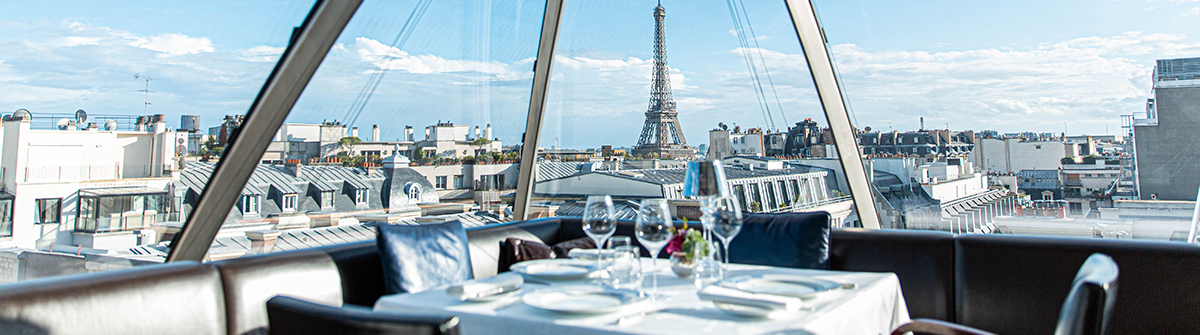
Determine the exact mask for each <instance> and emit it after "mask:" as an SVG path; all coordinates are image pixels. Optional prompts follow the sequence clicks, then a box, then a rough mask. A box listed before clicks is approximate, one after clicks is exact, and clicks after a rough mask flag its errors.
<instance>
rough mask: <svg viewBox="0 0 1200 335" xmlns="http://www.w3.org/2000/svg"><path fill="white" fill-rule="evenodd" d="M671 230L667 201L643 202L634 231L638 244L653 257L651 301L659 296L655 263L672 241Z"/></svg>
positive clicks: (652, 200)
mask: <svg viewBox="0 0 1200 335" xmlns="http://www.w3.org/2000/svg"><path fill="white" fill-rule="evenodd" d="M671 228H672V223H671V210H670V209H669V208H668V207H667V200H666V199H646V200H642V206H641V208H640V209H638V217H637V226H636V227H635V228H634V229H635V230H636V235H637V239H638V242H640V243H641V244H642V247H643V248H646V251H649V252H650V255H651V257H653V258H651V259H650V261H651V263H650V264H651V269H650V271H651V272H650V276H651V278H652V279H651V280H652V281H653V282H654V286H653V289H652V291H651V299H654V297H655V296H656V295H658V271H657V270H658V268H657V267H656V266H654V264H655V263H654V262H655V261H656V260H657V259H658V253H659V252H661V251H662V249H663V247H665V246H667V242H668V241H670V240H671Z"/></svg>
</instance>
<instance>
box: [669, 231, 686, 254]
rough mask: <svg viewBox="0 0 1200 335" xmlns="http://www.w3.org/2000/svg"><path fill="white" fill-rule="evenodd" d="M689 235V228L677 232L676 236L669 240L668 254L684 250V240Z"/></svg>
mask: <svg viewBox="0 0 1200 335" xmlns="http://www.w3.org/2000/svg"><path fill="white" fill-rule="evenodd" d="M686 237H687V229H681V230H680V232H677V233H675V237H672V238H671V241H668V242H667V250H666V251H667V254H668V255H670V254H674V253H675V252H676V251H683V240H684V239H685V238H686Z"/></svg>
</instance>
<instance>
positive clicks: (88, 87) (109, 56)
mask: <svg viewBox="0 0 1200 335" xmlns="http://www.w3.org/2000/svg"><path fill="white" fill-rule="evenodd" d="M9 22H13V24H0V36H17V37H19V38H15V39H0V50H6V52H5V53H4V55H3V57H4V60H3V61H0V107H3V108H7V109H16V108H29V109H30V110H32V111H34V112H35V113H56V112H57V113H65V112H70V111H74V110H76V109H81V108H82V109H86V110H88V111H89V112H94V113H99V114H125V115H137V114H141V113H143V106H144V105H143V104H142V102H143V99H144V97H143V95H142V94H139V93H136V92H137V90H140V89H143V88H144V85H145V82H142V81H140V80H137V79H134V78H133V75H134V74H142V75H145V76H148V77H152V78H155V79H156V80H155V81H152V82H151V83H150V90H152V91H155V92H156V93H154V94H150V102H151V103H153V106H152V107H151V110H150V112H151V113H165V114H171V115H175V114H198V115H201V116H202V117H204V118H205V119H208V120H214V119H216V118H217V117H219V116H221V115H225V114H235V113H244V112H245V111H246V108H247V107H248V106H249V102H248V101H249V100H251V99H253V97H254V95H255V94H256V93H257V92H258V91H259V88H260V87H261V86H262V83H263V79H264V78H266V76H267V75H268V74H270V71H271V67H272V64H271V63H269V62H256V61H255V60H258V61H262V59H254V58H256V57H258V58H261V57H277V52H278V50H282V49H281V48H272V47H269V46H258V47H254V48H250V49H247V50H217V49H216V48H215V47H214V45H213V41H212V40H211V39H209V38H206V37H193V36H187V35H183V34H160V35H146V36H142V35H137V34H133V33H130V32H126V31H121V30H116V29H111V28H106V27H98V26H93V25H90V24H87V23H85V22H61V23H48V22H43V21H28V22H16V21H9ZM272 53H274V54H275V55H272ZM18 64H19V65H18Z"/></svg>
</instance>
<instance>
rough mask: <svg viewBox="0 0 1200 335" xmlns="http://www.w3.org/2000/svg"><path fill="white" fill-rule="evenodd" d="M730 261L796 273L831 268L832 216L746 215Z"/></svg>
mask: <svg viewBox="0 0 1200 335" xmlns="http://www.w3.org/2000/svg"><path fill="white" fill-rule="evenodd" d="M729 261H730V262H732V263H739V264H754V265H767V266H778V267H788V268H797V269H828V268H829V213H826V212H812V213H780V214H746V215H745V217H744V219H743V224H742V231H741V232H740V233H738V235H737V236H736V237H734V239H733V241H732V242H730V243H729Z"/></svg>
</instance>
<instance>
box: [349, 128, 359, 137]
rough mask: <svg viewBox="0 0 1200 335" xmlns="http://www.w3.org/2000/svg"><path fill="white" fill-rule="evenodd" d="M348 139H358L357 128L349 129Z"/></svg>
mask: <svg viewBox="0 0 1200 335" xmlns="http://www.w3.org/2000/svg"><path fill="white" fill-rule="evenodd" d="M350 137H358V127H354V128H350Z"/></svg>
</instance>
